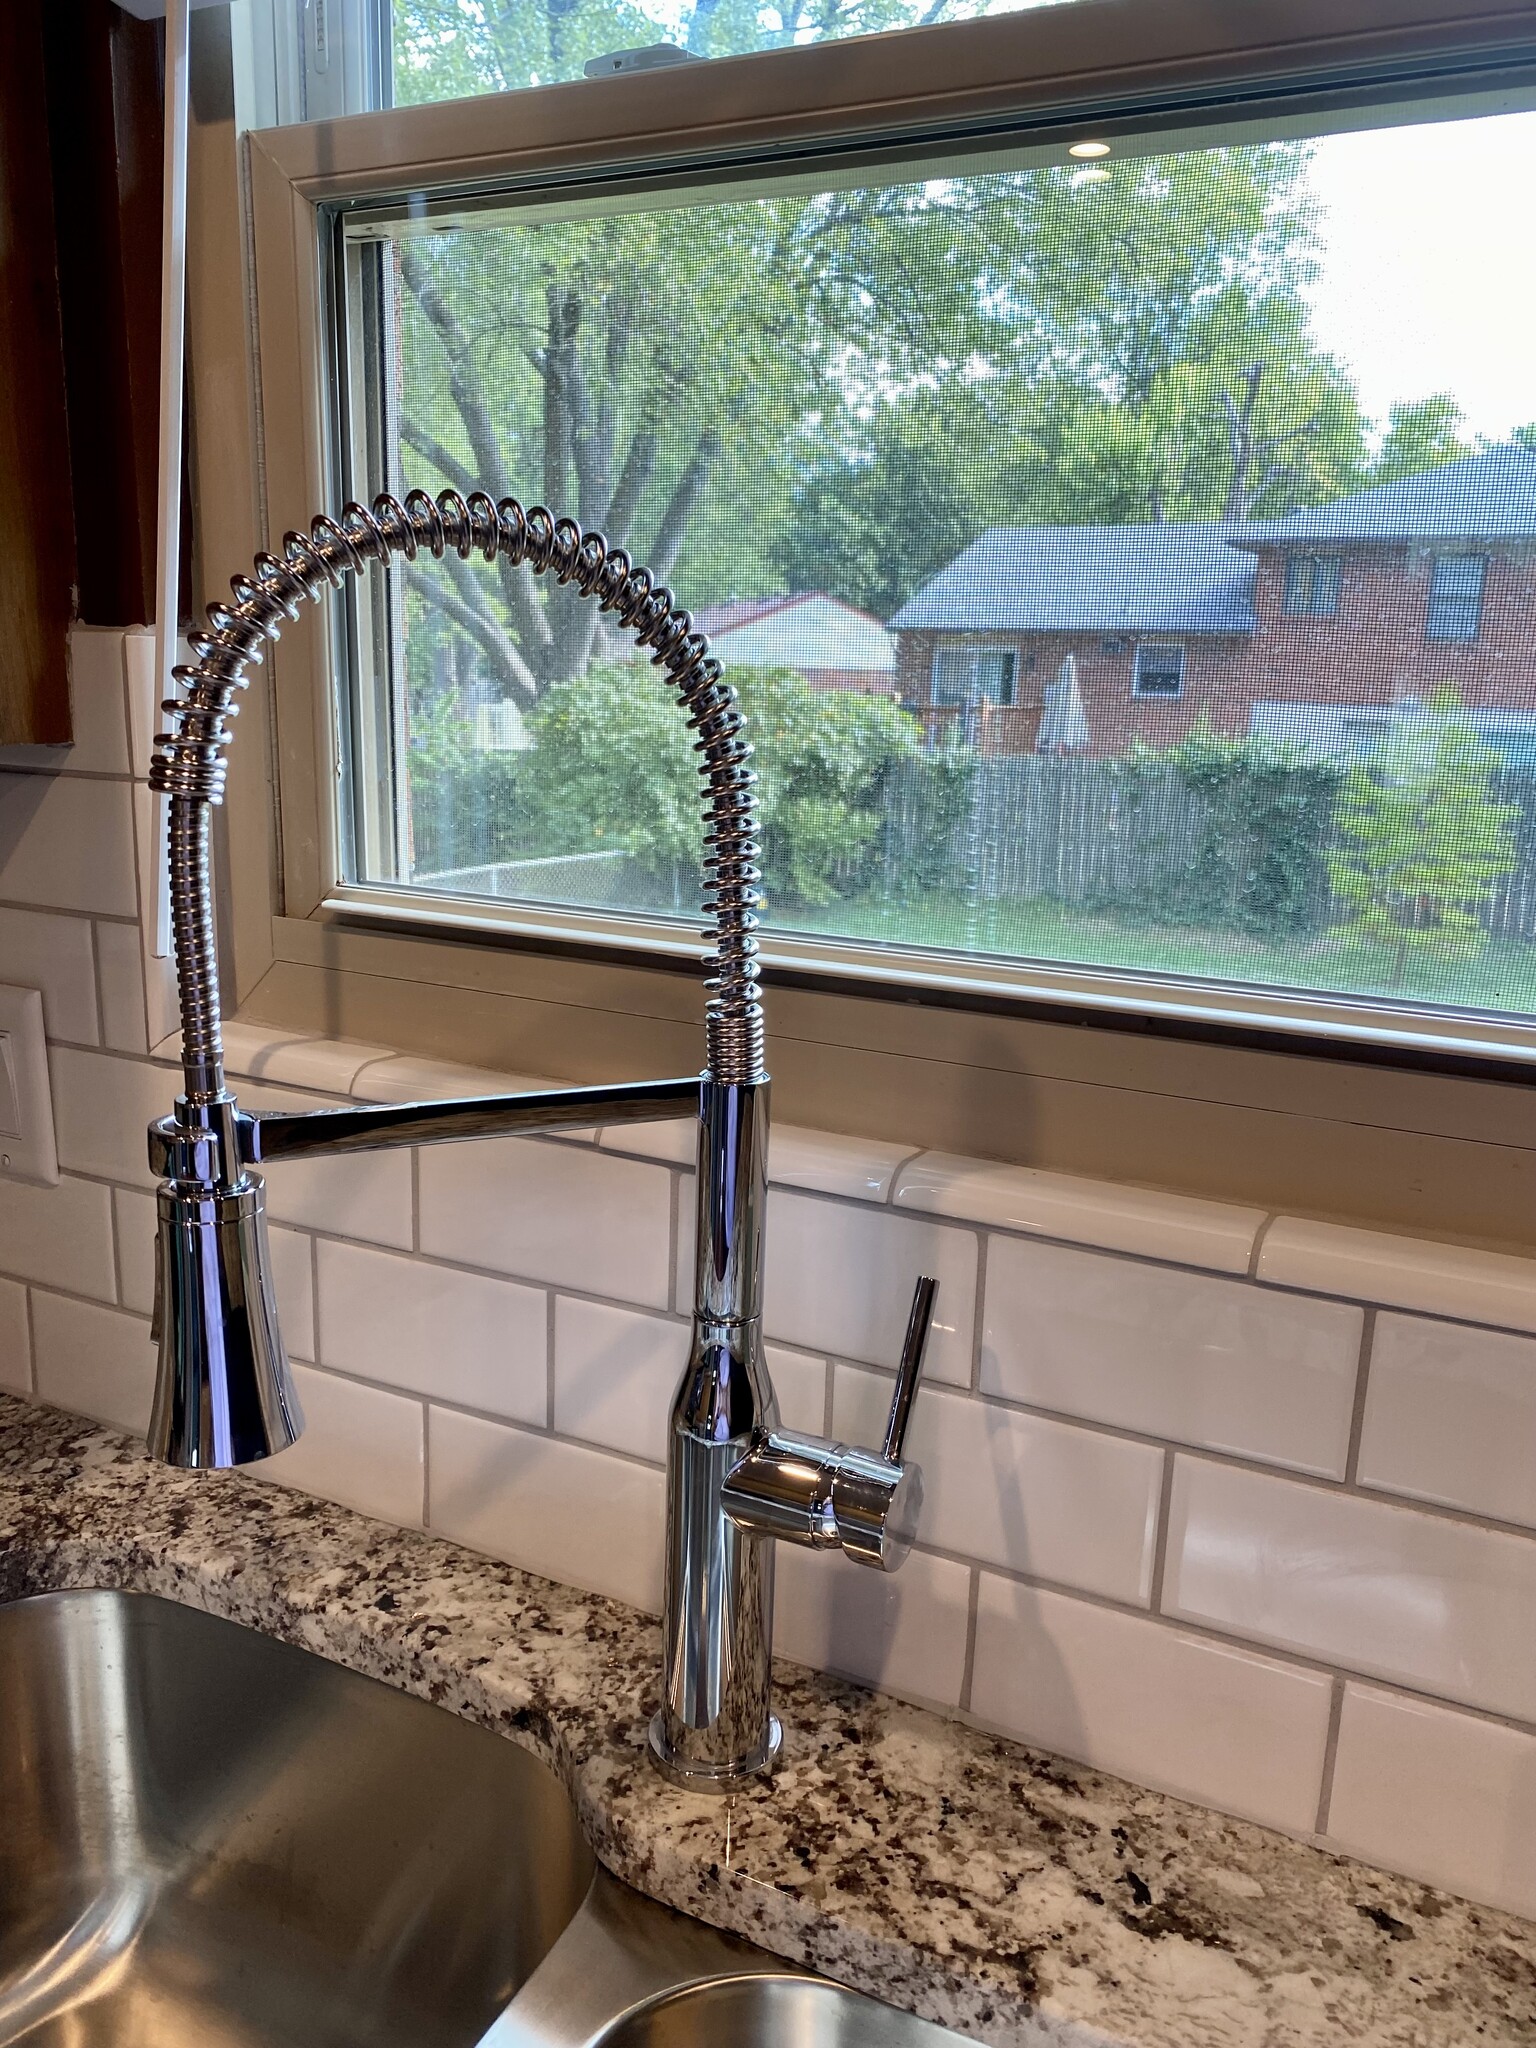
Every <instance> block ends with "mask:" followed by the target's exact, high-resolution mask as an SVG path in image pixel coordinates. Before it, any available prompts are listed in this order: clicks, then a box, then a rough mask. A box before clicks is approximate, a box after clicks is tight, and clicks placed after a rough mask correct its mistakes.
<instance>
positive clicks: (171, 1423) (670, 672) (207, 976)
mask: <svg viewBox="0 0 1536 2048" xmlns="http://www.w3.org/2000/svg"><path fill="white" fill-rule="evenodd" d="M449 549H452V550H453V551H454V552H455V553H456V554H457V555H459V556H460V557H461V559H463V560H466V561H467V560H469V559H470V558H471V557H472V556H475V555H479V556H480V557H482V558H483V559H484V560H485V561H487V562H493V561H496V560H498V559H500V560H502V561H503V562H505V563H507V564H508V565H509V567H510V568H511V569H512V570H513V571H514V572H516V571H517V570H519V569H520V568H524V567H526V568H527V569H528V570H531V571H532V572H533V573H534V574H536V575H540V576H544V575H549V576H553V577H554V579H555V581H556V582H557V583H562V584H567V585H572V586H574V587H575V588H576V589H577V590H578V591H579V592H580V593H581V595H582V596H583V597H586V598H590V599H592V600H593V602H595V603H596V604H597V605H598V606H599V607H600V608H601V609H602V610H603V611H604V612H607V613H609V614H611V615H612V616H613V617H614V618H616V619H617V620H618V621H619V623H620V624H622V625H623V626H625V627H626V628H627V629H628V630H629V631H630V632H631V633H632V634H633V635H634V638H635V640H636V641H637V643H638V644H639V646H640V647H642V648H644V649H645V650H646V651H647V652H649V654H650V656H651V659H652V661H653V663H654V664H655V665H656V666H657V667H659V668H661V669H663V670H664V671H665V672H666V674H667V676H668V677H669V678H670V680H671V682H672V684H673V685H674V687H675V689H676V691H677V695H678V701H679V705H680V708H681V709H682V711H683V713H684V715H685V717H686V718H687V721H688V723H689V725H690V726H691V727H692V728H693V730H694V732H695V734H696V735H697V737H696V739H695V743H694V744H695V749H696V751H697V753H698V755H699V773H700V775H701V777H702V779H703V785H704V789H703V798H704V806H705V819H706V823H705V832H704V868H705V872H706V876H707V885H706V886H707V894H706V900H705V909H706V912H707V913H708V920H709V929H708V936H709V938H710V940H711V951H710V952H709V953H708V954H707V955H706V964H707V966H708V967H709V969H710V970H711V972H710V975H709V979H708V981H707V983H706V986H707V987H708V989H709V991H710V995H709V1000H708V1002H707V1003H706V1005H705V1012H704V1033H705V1066H704V1071H703V1073H702V1074H701V1075H698V1076H693V1075H690V1076H688V1077H686V1078H684V1079H679V1080H668V1081H635V1082H620V1083H618V1084H616V1085H615V1086H613V1087H610V1088H557V1089H550V1090H547V1091H541V1092H539V1093H533V1094H522V1095H501V1096H479V1097H475V1098H474V1099H472V1100H469V1101H449V1102H423V1103H402V1104H389V1105H382V1106H358V1107H349V1108H344V1109H316V1110H311V1111H308V1112H303V1113H288V1112H268V1113H261V1114H257V1115H251V1114H250V1113H249V1112H248V1111H245V1110H242V1109H240V1108H239V1107H238V1105H237V1104H236V1101H235V1098H234V1096H233V1095H232V1094H231V1093H230V1091H229V1089H228V1088H227V1087H226V1085H225V1079H224V1061H223V1042H222V1037H221V1033H220V1022H219V1009H220V1006H219V979H218V959H217V954H216V950H215V945H214V919H213V896H212V877H211V871H210V864H209V822H210V821H209V812H210V808H211V806H212V805H214V804H216V803H219V802H220V801H221V800H222V797H223V790H224V775H225V764H224V758H223V756H224V749H225V747H226V746H227V745H228V742H229V738H230V733H229V729H228V726H227V723H226V721H227V720H228V719H229V718H230V717H231V716H232V715H233V706H232V699H233V696H234V693H235V691H236V690H238V689H242V688H243V687H244V682H245V670H246V668H247V666H248V665H249V664H250V663H251V662H252V661H259V660H260V659H261V645H262V642H263V641H264V640H266V639H273V640H275V639H276V638H277V637H278V633H279V631H280V629H281V626H282V624H283V622H284V620H287V619H296V618H297V617H298V615H299V607H300V605H301V603H303V602H304V601H305V600H315V599H318V598H319V596H320V595H321V593H322V592H323V591H324V590H325V589H326V588H327V587H331V588H336V587H339V586H340V584H341V581H342V578H343V577H344V576H345V575H347V574H348V573H350V572H358V573H360V572H361V571H363V570H364V569H366V568H367V567H368V566H369V564H370V563H373V562H380V563H383V562H388V561H389V559H390V558H391V557H392V556H395V555H399V556H403V557H404V558H405V559H406V560H407V561H410V560H414V559H415V557H416V556H417V555H418V554H420V553H422V552H423V551H424V552H426V553H427V554H430V555H432V556H435V557H439V558H440V557H441V556H443V555H444V554H445V553H446V552H447V551H448V550H449ZM231 589H232V592H233V602H232V603H230V604H225V605H219V604H215V605H211V606H210V607H209V610H208V618H207V625H206V628H205V630H203V631H202V632H199V633H196V634H194V635H193V638H192V650H193V653H194V654H195V655H196V657H197V659H196V662H195V664H194V665H193V666H190V667H187V668H179V669H177V670H176V679H177V681H178V682H179V683H180V684H181V685H182V686H183V689H184V692H185V694H184V695H182V696H180V697H176V698H172V699H170V700H169V701H168V702H167V703H166V704H165V705H164V706H163V707H162V708H163V709H164V710H165V711H166V712H167V713H168V715H169V720H170V730H169V731H168V732H165V733H162V734H160V735H158V736H157V739H156V755H155V760H154V764H153V767H152V769H151V772H150V779H151V783H152V786H153V787H154V788H155V789H156V790H158V791H160V792H162V793H163V794H164V795H165V796H166V797H168V798H169V811H170V826H169V861H170V881H171V916H172V926H173V932H174V939H175V953H176V976H177V986H178V990H179V994H180V1002H181V1038H182V1071H183V1088H182V1093H181V1094H180V1095H179V1096H178V1097H177V1099H176V1107H175V1111H174V1113H173V1114H172V1115H171V1116H169V1117H165V1118H162V1119H161V1120H160V1121H159V1122H157V1123H154V1124H152V1125H151V1126H150V1133H149V1151H150V1164H151V1166H152V1167H153V1168H154V1170H155V1172H156V1174H157V1175H158V1176H159V1177H160V1185H159V1190H158V1195H157V1210H158V1220H159V1229H158V1249H157V1258H156V1300H155V1318H156V1326H157V1334H158V1338H159V1347H160V1356H159V1375H158V1379H157V1382H156V1387H155V1402H154V1411H153V1415H152V1417H151V1421H150V1429H149V1443H150V1449H151V1450H152V1452H153V1453H154V1454H155V1455H156V1456H158V1457H160V1458H163V1459H165V1460H166V1461H167V1462H168V1463H170V1464H173V1465H184V1466H195V1467H216V1466H228V1465H243V1464H247V1463H249V1462H251V1461H253V1460H255V1459H258V1458H264V1457H268V1456H270V1455H271V1454H272V1453H273V1452H275V1451H280V1450H284V1449H286V1448H287V1446H288V1445H290V1444H292V1443H293V1442H294V1441H295V1440H296V1439H297V1437H298V1435H299V1432H300V1430H301V1429H302V1428H303V1418H302V1416H301V1415H300V1412H299V1404H298V1401H297V1398H296V1396H295V1393H294V1388H293V1382H292V1378H291V1376H290V1374H289V1370H288V1360H287V1355H286V1353H285V1352H284V1349H283V1342H282V1337H281V1335H280V1333H279V1330H278V1324H277V1312H276V1306H275V1303H274V1300H273V1295H272V1286H271V1277H270V1261H269V1255H268V1250H267V1228H266V1213H265V1184H264V1181H263V1179H262V1175H261V1174H260V1172H258V1171H257V1170H256V1169H258V1168H259V1167H263V1166H265V1165H266V1164H267V1163H268V1162H271V1161H278V1160H283V1159H299V1158H306V1157H313V1156H315V1155H317V1154H321V1153H338V1152H362V1151H369V1150H372V1149H375V1148H378V1147H383V1146H389V1145H430V1144H439V1143H442V1142H444V1141H446V1140H448V1139H452V1138H489V1137H502V1136H505V1135H507V1134H508V1133H512V1132H523V1133H527V1132H537V1131H545V1132H547V1131H558V1130H562V1129H573V1128H575V1129H580V1128H585V1127H589V1126H591V1125H593V1124H617V1123H650V1122H656V1121H658V1120H661V1119H664V1118H669V1117H678V1116H683V1115H686V1114H688V1113H690V1112H695V1113H696V1114H697V1117H698V1221H697V1232H696V1242H697V1261H696V1277H695V1282H694V1309H693V1339H692V1344H691V1347H690V1350H689V1355H688V1363H687V1365H686V1366H685V1367H684V1370H683V1376H682V1380H681V1382H680V1384H679V1386H678V1389H677V1393H676V1396H675V1397H674V1399H673V1403H672V1416H671V1427H670V1431H669V1435H668V1450H667V1534H666V1545H667V1550H666V1639H665V1664H664V1668H663V1673H662V1705H661V1708H660V1710H659V1711H658V1713H657V1714H656V1716H655V1719H654V1720H653V1721H652V1723H651V1729H650V1747H651V1753H652V1756H653V1759H654V1761H655V1762H656V1764H657V1766H658V1768H659V1769H660V1770H661V1771H662V1772H663V1773H664V1774H665V1775H666V1776H668V1777H670V1778H673V1779H675V1780H677V1781H678V1782H680V1783H683V1784H686V1785H689V1786H692V1787H694V1788H696V1789H704V1790H708V1789H716V1790H720V1791H725V1790H728V1789H729V1788H730V1787H732V1786H733V1785H736V1784H738V1783H740V1782H741V1781H742V1780H743V1779H745V1778H748V1777H750V1776H752V1775H753V1774H754V1773H756V1772H758V1771H761V1770H763V1769H765V1768H766V1767H767V1766H769V1765H770V1764H771V1763H772V1761H773V1759H774V1757H775V1756H776V1755H777V1753H778V1749H779V1745H780V1741H781V1732H780V1728H779V1724H778V1721H777V1719H776V1718H775V1717H774V1715H773V1714H772V1713H771V1712H770V1711H769V1658H770V1652H771V1649H772V1640H773V1559H774V1548H773V1546H774V1541H775V1539H780V1540H783V1541H785V1542H791V1543H801V1544H807V1545H810V1546H811V1547H813V1548H819V1549H833V1548H840V1549H842V1550H843V1551H844V1552H845V1553H846V1554H847V1555H848V1556H849V1557H851V1558H854V1559H855V1560H856V1561H857V1562H858V1563H860V1564H867V1565H875V1566H878V1567H879V1568H880V1569H881V1570H882V1571H894V1570H895V1569H896V1568H897V1566H898V1565H900V1564H901V1563H902V1561H903V1559H904V1558H905V1557H906V1555H907V1552H908V1551H909V1550H910V1549H911V1546H912V1540H913V1536H914V1533H915V1530H916V1525H917V1517H918V1511H919V1507H920V1505H921V1501H922V1475H921V1473H920V1472H919V1470H918V1468H917V1466H916V1465H914V1464H909V1463H907V1462H905V1461H904V1460H903V1456H902V1449H903V1444H904V1441H905V1437H906V1431H907V1423H908V1420H909V1418H910V1415H911V1411H912V1401H913V1397H914V1395H915V1393H916V1391H917V1382H918V1375H919V1373H920V1371H921V1369H922V1358H923V1348H924V1345H925V1343H926V1341H927V1336H928V1330H929V1326H930V1324H931V1322H932V1318H933V1302H934V1295H935V1292H936V1283H935V1282H934V1281H932V1280H929V1279H919V1281H918V1282H917V1289H916V1293H915V1296H914V1299H913V1304H912V1315H911V1320H910V1323H909V1325H908V1329H907V1334H906V1341H905V1343H904V1345H903V1348H902V1354H901V1361H900V1367H899V1370H898V1373H897V1378H896V1388H895V1394H894V1398H893V1400H892V1403H891V1412H890V1419H889V1421H888V1422H887V1424H886V1430H885V1437H884V1441H883V1443H882V1444H881V1447H880V1449H879V1450H878V1451H874V1450H862V1449H859V1448H857V1447H856V1446H850V1445H847V1444H840V1443H831V1442H828V1441H826V1440H825V1439H823V1438H821V1437H815V1436H801V1435H797V1434H795V1433H793V1432H790V1431H787V1430H785V1429H783V1428H782V1427H781V1426H780V1422H779V1410H778V1402H777V1400H776V1399H775V1396H774V1391H773V1382H772V1380H771V1379H770V1377H769V1374H768V1366H767V1361H766V1358H765V1357H764V1353H763V1336H762V1300H763V1230H764V1221H765V1214H766V1209H767V1160H768V1075H767V1073H766V1071H765V1069H764V1066H763V1012H762V1004H761V1001H760V999H759V992H758V967H757V958H756V955H757V940H756V938H755V936H754V933H755V930H756V926H757V911H758V908H759V907H760V903H761V898H760V896H759V894H758V889H757V884H758V881H759V879H760V875H759V870H758V866H757V860H758V855H759V848H758V845H757V842H756V831H757V790H756V786H757V777H756V774H755V772H754V770H753V767H752V748H751V745H750V744H749V742H748V740H747V738H746V734H745V731H744V729H743V724H742V717H741V712H740V709H739V707H738V705H737V701H736V693H735V691H734V690H733V689H732V688H731V687H730V686H729V684H727V683H726V682H725V681H724V680H723V678H722V675H721V669H720V664H719V662H718V661H716V660H715V659H714V657H713V656H712V655H711V653H710V651H709V642H708V641H707V640H706V639H705V638H704V636H703V635H702V634H701V633H696V632H694V630H693V621H692V619H691V618H690V616H689V614H688V613H687V612H686V611H682V610H680V609H678V608H677V607H676V606H675V605H674V604H673V601H672V596H671V593H670V591H668V590H665V589H661V588H657V587H656V586H655V585H654V583H653V581H652V578H651V576H650V573H649V571H647V570H645V569H643V568H639V567H636V566H635V565H634V564H632V563H631V561H630V559H629V556H628V555H627V554H625V553H624V551H623V550H622V549H619V548H610V547H609V546H608V544H607V542H606V541H605V540H604V539H603V538H602V536H601V535H600V534H596V533H584V532H583V531H582V530H581V528H580V527H579V526H577V525H576V524H575V523H574V522H573V521H571V520H569V519H557V518H556V517H555V516H554V515H553V514H552V513H551V512H549V511H547V510H546V509H545V508H544V507H543V506H538V505H535V506H531V507H528V508H526V509H525V508H524V507H523V506H522V505H520V504H519V503H518V502H517V500H516V499H514V498H503V499H502V500H501V501H500V502H499V503H497V502H494V501H493V500H492V499H491V498H489V497H488V496H487V495H486V494H485V493H484V492H481V491H476V492H472V493H471V494H470V495H469V496H468V497H461V496H460V495H459V493H458V492H456V491H443V492H441V493H440V494H439V495H438V496H437V497H436V498H433V497H430V496H429V495H428V494H427V493H426V492H425V491H412V492H411V493H410V494H409V496H408V497H407V498H406V499H405V501H404V503H403V504H402V503H401V502H400V501H399V500H398V499H395V498H392V497H380V498H376V499H375V500H374V503H373V509H372V510H371V511H368V510H365V509H364V508H363V507H362V506H361V505H348V506H347V508H346V509H345V511H344V512H343V513H342V515H341V517H340V519H339V520H338V519H329V518H326V517H323V516H322V517H320V518H317V519H315V520H314V521H313V522H312V524H311V526H310V530H309V532H308V533H307V534H302V533H290V534H289V535H287V537H286V539H285V541H284V543H283V554H282V557H281V559H279V558H278V557H276V556H273V555H259V556H258V557H257V559H256V563H255V569H254V573H253V575H252V576H250V577H244V576H237V577H236V578H235V579H234V581H233V583H232V585H231Z"/></svg>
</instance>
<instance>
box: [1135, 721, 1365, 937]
mask: <svg viewBox="0 0 1536 2048" xmlns="http://www.w3.org/2000/svg"><path fill="white" fill-rule="evenodd" d="M1118 770H1119V773H1120V775H1121V777H1122V778H1123V782H1124V788H1125V801H1126V803H1127V805H1128V806H1135V805H1137V804H1138V803H1141V802H1147V801H1150V799H1151V797H1152V794H1153V791H1154V790H1155V789H1157V788H1158V787H1166V785H1167V781H1168V778H1169V776H1170V775H1171V776H1173V777H1174V778H1176V780H1177V783H1178V784H1179V785H1180V786H1182V787H1183V788H1184V789H1186V790H1188V791H1189V792H1190V793H1191V794H1192V795H1194V796H1197V797H1199V798H1200V799H1201V810H1200V823H1199V830H1198V835H1197V839H1196V843H1195V847H1194V851H1193V855H1192V857H1191V856H1190V855H1188V854H1184V855H1182V856H1180V857H1178V858H1174V857H1172V856H1171V854H1170V858H1169V859H1168V861H1167V863H1166V865H1165V866H1164V867H1163V868H1162V870H1161V872H1160V873H1158V874H1157V875H1156V878H1155V880H1152V881H1149V882H1148V883H1146V884H1144V885H1142V886H1140V887H1138V888H1137V890H1136V891H1135V895H1134V901H1133V902H1132V903H1129V904H1124V905H1122V906H1119V907H1127V908H1135V909H1138V910H1143V911H1145V912H1147V913H1148V914H1150V915H1153V916H1156V917H1158V918H1159V919H1160V920H1161V921H1163V922H1165V923H1169V924H1188V925H1208V926H1217V927H1225V928H1227V929H1231V930H1236V931H1241V932H1248V933H1253V934H1257V935H1260V936H1268V935H1271V934H1278V933H1282V932H1304V931H1314V930H1317V929H1319V928H1320V927H1321V926H1323V925H1324V924H1326V922H1327V919H1328V909H1329V863H1328V848H1329V844H1330V840H1331V837H1332V830H1333V811H1334V801H1335V797H1336V795H1337V792H1338V788H1339V782H1340V777H1341V770H1340V769H1339V767H1338V766H1337V765H1336V764H1335V763H1333V762H1329V761H1312V760H1308V759H1306V758H1304V757H1303V756H1301V755H1300V754H1298V753H1296V752H1295V751H1294V750H1292V749H1290V748H1287V747H1281V746H1277V745H1275V744H1274V742H1272V741H1270V740H1265V739H1254V738H1248V739H1229V738H1228V737H1226V736H1225V735H1224V734H1222V733H1218V732H1217V731H1215V730H1214V728H1213V727H1212V726H1211V725H1210V724H1209V723H1208V722H1207V721H1204V720H1202V721H1201V723H1200V724H1198V725H1197V726H1196V727H1195V729H1194V731H1193V732H1191V733H1190V735H1189V737H1188V738H1187V739H1185V740H1183V741H1181V743H1180V744H1179V745H1178V746H1176V747H1168V748H1165V749H1162V750H1154V749H1152V748H1144V747H1138V748H1136V749H1135V750H1133V752H1132V753H1131V754H1130V755H1128V756H1127V757H1126V759H1125V760H1124V761H1123V762H1121V763H1119V764H1118ZM1106 907H1109V906H1106Z"/></svg>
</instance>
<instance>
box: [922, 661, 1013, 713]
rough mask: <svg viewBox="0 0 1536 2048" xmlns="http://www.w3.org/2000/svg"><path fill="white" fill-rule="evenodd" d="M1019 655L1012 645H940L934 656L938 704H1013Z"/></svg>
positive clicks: (936, 700)
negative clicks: (1015, 673) (1015, 671)
mask: <svg viewBox="0 0 1536 2048" xmlns="http://www.w3.org/2000/svg"><path fill="white" fill-rule="evenodd" d="M1017 659H1018V657H1017V656H1016V655H1015V654H1014V651H1013V649H1012V648H1011V647H940V648H939V649H938V651H937V652H936V653H935V655H934V657H933V701H934V703H935V704H948V705H965V704H1011V703H1012V702H1013V690H1014V669H1015V665H1016V663H1017Z"/></svg>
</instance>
